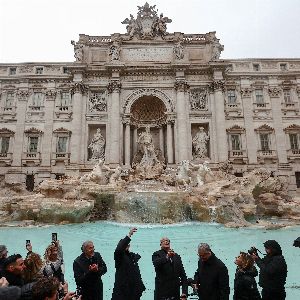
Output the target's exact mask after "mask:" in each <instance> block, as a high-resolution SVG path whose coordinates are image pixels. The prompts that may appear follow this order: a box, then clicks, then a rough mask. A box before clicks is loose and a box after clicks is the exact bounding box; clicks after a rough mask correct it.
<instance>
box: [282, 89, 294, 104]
mask: <svg viewBox="0 0 300 300" xmlns="http://www.w3.org/2000/svg"><path fill="white" fill-rule="evenodd" d="M283 99H284V102H285V103H291V102H292V97H291V90H284V91H283Z"/></svg>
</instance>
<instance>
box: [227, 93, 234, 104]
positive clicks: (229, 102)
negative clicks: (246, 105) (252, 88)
mask: <svg viewBox="0 0 300 300" xmlns="http://www.w3.org/2000/svg"><path fill="white" fill-rule="evenodd" d="M227 98H228V104H235V103H236V94H235V90H228V91H227Z"/></svg>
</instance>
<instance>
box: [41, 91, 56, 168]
mask: <svg viewBox="0 0 300 300" xmlns="http://www.w3.org/2000/svg"><path fill="white" fill-rule="evenodd" d="M56 94H57V93H56V91H55V90H54V86H53V87H52V88H51V89H49V90H47V91H46V94H45V102H44V103H45V104H44V106H45V127H44V138H43V144H42V149H43V151H42V153H41V155H42V166H47V167H49V166H50V164H51V155H52V152H55V151H56V148H55V149H52V135H53V111H54V107H55V99H56Z"/></svg>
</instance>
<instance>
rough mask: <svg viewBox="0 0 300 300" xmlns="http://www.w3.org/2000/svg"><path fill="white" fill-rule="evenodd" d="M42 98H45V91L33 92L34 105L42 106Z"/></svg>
mask: <svg viewBox="0 0 300 300" xmlns="http://www.w3.org/2000/svg"><path fill="white" fill-rule="evenodd" d="M42 100H43V93H40V92H35V93H34V94H33V99H32V106H36V107H39V106H42Z"/></svg>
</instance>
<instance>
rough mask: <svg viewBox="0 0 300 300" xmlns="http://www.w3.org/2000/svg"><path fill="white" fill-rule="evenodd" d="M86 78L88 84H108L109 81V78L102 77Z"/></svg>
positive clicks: (90, 76)
mask: <svg viewBox="0 0 300 300" xmlns="http://www.w3.org/2000/svg"><path fill="white" fill-rule="evenodd" d="M86 78H87V81H88V82H108V80H109V78H108V77H107V76H100V75H89V76H87V77H86Z"/></svg>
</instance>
